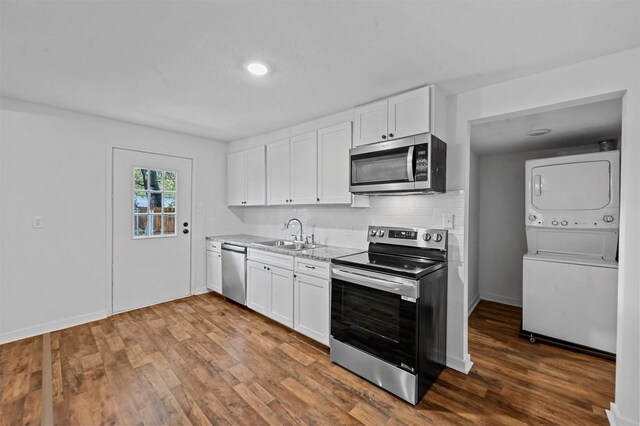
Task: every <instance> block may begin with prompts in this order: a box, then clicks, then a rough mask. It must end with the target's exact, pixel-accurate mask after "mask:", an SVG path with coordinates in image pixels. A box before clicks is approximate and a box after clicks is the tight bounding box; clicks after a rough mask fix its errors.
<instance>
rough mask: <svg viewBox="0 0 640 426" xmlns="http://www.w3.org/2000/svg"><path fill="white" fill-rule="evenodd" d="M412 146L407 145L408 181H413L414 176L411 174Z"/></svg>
mask: <svg viewBox="0 0 640 426" xmlns="http://www.w3.org/2000/svg"><path fill="white" fill-rule="evenodd" d="M414 148H415V147H414V146H410V147H409V151H408V152H407V177H408V178H409V182H413V181H414V180H415V177H414V176H413V149H414Z"/></svg>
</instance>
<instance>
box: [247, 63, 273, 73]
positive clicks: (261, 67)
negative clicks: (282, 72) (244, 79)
mask: <svg viewBox="0 0 640 426" xmlns="http://www.w3.org/2000/svg"><path fill="white" fill-rule="evenodd" d="M247 71H249V72H250V73H251V74H253V75H265V74H266V73H268V72H269V68H267V66H266V65H265V64H262V63H260V62H251V63H250V64H248V65H247Z"/></svg>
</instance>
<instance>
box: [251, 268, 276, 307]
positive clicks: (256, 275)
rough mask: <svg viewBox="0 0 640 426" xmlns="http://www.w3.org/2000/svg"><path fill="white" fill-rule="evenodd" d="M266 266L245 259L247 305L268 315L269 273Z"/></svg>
mask: <svg viewBox="0 0 640 426" xmlns="http://www.w3.org/2000/svg"><path fill="white" fill-rule="evenodd" d="M267 268H268V266H267V265H264V264H262V263H258V262H254V261H253V260H248V261H247V307H249V308H251V309H253V310H254V311H256V312H260V313H261V314H263V315H269V295H270V292H271V275H270V273H269V271H268V270H267Z"/></svg>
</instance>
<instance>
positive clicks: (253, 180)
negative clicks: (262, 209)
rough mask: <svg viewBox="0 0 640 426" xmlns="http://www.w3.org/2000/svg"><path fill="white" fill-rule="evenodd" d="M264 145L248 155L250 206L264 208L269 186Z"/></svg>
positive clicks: (252, 150)
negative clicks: (266, 181)
mask: <svg viewBox="0 0 640 426" xmlns="http://www.w3.org/2000/svg"><path fill="white" fill-rule="evenodd" d="M264 150H265V148H264V145H261V146H259V147H256V148H252V149H250V150H248V151H247V152H246V154H247V199H246V200H245V201H246V202H247V203H246V204H247V205H249V206H264V204H265V202H266V192H267V186H266V184H265V177H266V162H265V153H264Z"/></svg>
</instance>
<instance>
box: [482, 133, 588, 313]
mask: <svg viewBox="0 0 640 426" xmlns="http://www.w3.org/2000/svg"><path fill="white" fill-rule="evenodd" d="M472 143H473V141H472ZM597 151H598V145H597V144H596V143H595V142H594V143H593V144H590V145H586V146H584V147H571V148H567V149H565V148H554V149H545V150H538V151H526V152H515V153H507V154H496V155H486V156H481V157H480V158H479V159H480V167H479V176H478V179H477V183H478V184H476V186H477V189H476V191H478V193H479V194H480V197H479V198H480V205H479V215H478V216H479V218H480V223H479V226H478V230H479V232H478V234H479V235H478V237H479V239H478V240H479V248H478V252H479V254H480V263H479V269H478V281H479V287H480V288H479V289H480V298H481V299H482V300H491V301H493V302H498V303H505V304H507V305H513V306H522V256H523V255H524V254H525V253H526V252H527V235H526V233H525V222H524V221H525V205H524V204H525V161H527V160H532V159H535V158H548V157H556V156H561V155H574V154H585V153H588V152H597ZM469 279H470V280H471V277H469Z"/></svg>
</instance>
